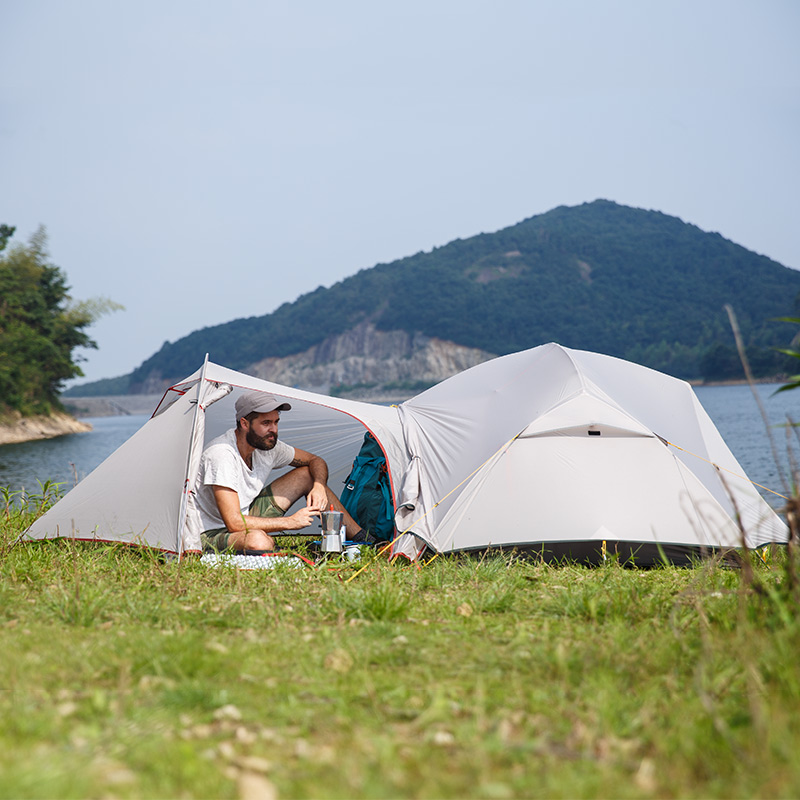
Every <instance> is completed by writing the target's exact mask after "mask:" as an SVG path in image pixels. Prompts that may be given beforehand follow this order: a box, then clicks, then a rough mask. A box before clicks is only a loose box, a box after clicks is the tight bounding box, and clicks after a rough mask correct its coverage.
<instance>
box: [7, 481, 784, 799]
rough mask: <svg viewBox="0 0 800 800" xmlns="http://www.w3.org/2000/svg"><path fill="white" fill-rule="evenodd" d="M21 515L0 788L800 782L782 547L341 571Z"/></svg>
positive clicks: (417, 788)
mask: <svg viewBox="0 0 800 800" xmlns="http://www.w3.org/2000/svg"><path fill="white" fill-rule="evenodd" d="M12 499H13V498H12ZM44 504H46V501H41V502H40V503H39V507H40V506H42V505H44ZM2 510H3V509H2V506H0V513H2ZM37 511H38V507H37V503H36V502H35V498H34V499H32V500H31V501H30V502H29V504H28V506H26V508H23V509H21V508H20V507H19V504H16V505H15V504H13V503H10V502H9V498H8V496H6V504H5V515H4V517H2V520H1V521H0V525H2V536H1V537H0V563H1V564H2V566H1V569H2V576H3V580H2V584H1V585H0V593H1V599H2V602H0V653H1V654H2V655H0V797H3V798H27V797H47V798H64V797H69V798H71V797H75V798H89V797H98V798H113V797H118V798H171V797H175V798H183V797H186V798H194V797H197V798H206V797H242V798H246V799H247V800H251V799H253V800H255V798H271V797H280V798H295V797H310V798H352V797H365V798H392V797H397V798H406V797H409V798H462V797H463V798H468V797H480V798H513V797H556V798H560V797H563V798H572V797H619V798H628V797H698V798H706V797H724V798H730V797H797V796H800V757H798V751H799V750H800V667H799V666H798V657H800V621H799V620H798V605H797V602H798V587H797V585H796V584H795V582H794V581H795V576H796V574H797V571H796V570H795V569H794V568H793V567H792V564H791V563H790V562H789V560H788V556H787V554H786V553H785V552H783V551H782V552H778V553H773V554H772V555H771V558H768V559H767V560H766V562H765V561H763V560H761V559H759V558H758V557H757V556H755V555H753V556H750V557H748V560H747V561H746V564H752V565H753V566H752V570H751V569H728V568H723V567H722V566H720V565H719V564H715V563H713V562H707V563H705V564H701V565H698V566H696V567H694V568H691V569H678V568H671V567H670V568H663V569H654V570H646V571H644V570H635V569H625V568H622V567H620V566H619V565H618V564H616V563H614V562H613V561H612V562H610V563H609V564H608V565H606V566H604V567H601V568H596V569H586V568H582V567H580V566H576V565H563V566H557V567H553V566H546V565H544V564H540V563H536V562H535V561H525V560H515V559H513V558H511V557H508V556H496V557H491V556H490V557H487V558H484V559H482V560H481V559H467V558H443V557H439V558H436V559H434V560H433V561H432V562H431V563H428V564H425V565H423V566H420V567H417V566H414V565H391V564H388V563H386V562H385V561H380V562H376V563H374V564H370V565H369V566H368V567H367V569H365V570H364V571H363V572H361V573H360V574H358V575H357V576H356V577H354V578H353V580H351V581H349V582H348V579H349V578H350V577H352V576H353V575H355V572H356V569H357V568H358V567H357V565H353V564H347V563H335V564H334V563H330V564H328V565H326V566H322V567H318V568H315V569H312V568H308V567H303V568H302V569H287V568H281V567H279V568H276V569H274V570H264V571H255V572H245V571H238V570H234V569H227V568H216V569H212V568H208V567H206V566H204V565H202V564H200V563H198V562H197V561H188V560H187V561H184V562H181V563H163V562H162V561H161V560H160V559H159V557H158V556H157V555H155V554H153V553H150V552H147V551H143V550H139V549H134V548H128V547H123V546H88V545H81V544H76V543H72V542H69V541H56V542H45V543H35V544H25V545H13V544H12V543H13V541H14V539H15V537H16V535H17V534H18V533H19V531H21V530H22V529H23V528H24V526H25V524H26V521H27V520H28V519H30V517H31V515H33V514H35V513H37Z"/></svg>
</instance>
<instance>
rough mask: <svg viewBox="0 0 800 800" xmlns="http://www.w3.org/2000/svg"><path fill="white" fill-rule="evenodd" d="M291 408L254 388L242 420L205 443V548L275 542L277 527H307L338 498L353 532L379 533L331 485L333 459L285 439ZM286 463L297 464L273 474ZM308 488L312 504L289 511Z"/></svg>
mask: <svg viewBox="0 0 800 800" xmlns="http://www.w3.org/2000/svg"><path fill="white" fill-rule="evenodd" d="M290 409H291V405H289V403H285V402H283V401H281V400H278V399H277V398H275V397H273V396H272V395H270V394H266V393H264V392H247V393H246V394H243V395H242V396H241V397H239V398H238V400H237V401H236V427H235V428H232V429H230V430H229V431H227V432H226V433H224V434H222V436H218V437H217V438H216V439H214V440H213V441H212V442H211V443H210V444H209V445H208V447H207V448H206V449H205V450H204V451H203V455H202V456H201V458H200V471H199V474H198V476H197V483H196V484H195V492H194V505H195V508H196V511H197V512H198V514H199V518H200V521H201V525H202V529H203V531H204V532H203V533H202V535H201V540H202V543H203V549H204V550H205V551H216V552H223V551H225V550H236V551H239V552H242V551H247V552H264V551H269V550H274V549H275V540H274V539H273V537H272V535H271V534H274V533H277V532H279V531H280V532H283V531H299V530H302V529H303V528H307V527H308V526H309V525H312V524H313V523H314V521H315V520H316V519H317V518H318V517H319V515H320V512H321V511H325V510H327V509H329V508H330V507H331V506H333V508H334V509H335V510H336V511H342V512H343V513H344V517H343V520H344V524H345V528H346V531H347V538H348V539H350V540H352V541H362V542H363V541H365V540H366V539H367V538H370V539H371V538H372V537H369V536H368V534H366V533H365V532H364V531H362V530H361V528H360V526H359V525H358V524H357V523H356V522H355V521H354V520H353V518H352V517H351V516H350V515H349V514H348V513H347V512H346V511H345V510H344V508H343V507H342V504H341V503H340V502H339V499H338V498H337V497H336V495H334V493H333V492H332V491H331V490H330V488H329V487H328V483H327V482H328V465H327V464H326V463H325V461H323V460H322V459H321V458H320V457H319V456H315V455H313V454H312V453H307V452H306V451H305V450H300V449H299V448H296V447H291V446H290V445H288V444H286V443H285V442H282V441H279V440H278V422H279V420H280V416H281V415H280V412H281V411H289V410H290ZM286 466H291V467H293V468H294V469H292V470H291V471H289V472H287V473H286V474H285V475H282V476H281V477H279V478H276V479H275V480H274V481H272V482H271V483H269V482H268V478H269V475H270V473H271V472H272V470H273V469H279V468H281V467H286ZM303 496H305V498H306V505H305V507H304V508H301V509H300V510H299V511H296V512H295V513H294V514H292V515H291V516H286V512H287V511H288V509H289V508H290V507H291V506H292V505H293V504H294V503H295V501H297V500H299V499H300V498H301V497H303Z"/></svg>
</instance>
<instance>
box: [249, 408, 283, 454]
mask: <svg viewBox="0 0 800 800" xmlns="http://www.w3.org/2000/svg"><path fill="white" fill-rule="evenodd" d="M280 418H281V412H280V411H270V412H269V414H259V415H258V416H257V417H256V418H255V419H252V420H249V421H248V420H245V423H247V425H248V428H247V433H246V435H245V439H246V440H247V444H249V445H250V447H255V449H256V450H272V448H273V447H275V443H276V442H277V441H278V420H279V419H280Z"/></svg>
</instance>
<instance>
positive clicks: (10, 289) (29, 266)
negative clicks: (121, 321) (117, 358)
mask: <svg viewBox="0 0 800 800" xmlns="http://www.w3.org/2000/svg"><path fill="white" fill-rule="evenodd" d="M13 233H14V228H12V227H9V226H7V225H0V252H2V251H3V250H4V249H5V246H6V243H7V241H8V239H10V238H11V236H12V235H13ZM46 245H47V235H46V233H45V229H44V228H43V227H40V228H39V230H38V231H36V233H34V234H33V236H32V237H31V238H30V241H29V243H28V244H27V245H20V244H17V245H12V246H11V247H10V248H9V249H8V252H7V253H3V254H2V255H0V412H2V411H6V412H7V411H9V410H14V411H19V412H21V413H22V414H23V415H30V414H38V413H48V412H50V411H52V410H54V409H61V403H60V401H59V397H58V395H59V392H60V390H61V388H62V384H63V382H64V381H65V380H68V379H69V378H75V377H79V376H81V375H82V374H83V372H82V371H81V369H80V367H79V366H78V364H77V363H76V359H75V357H74V356H73V351H74V350H75V348H77V347H97V344H96V343H95V342H94V341H92V339H90V338H89V336H88V335H87V334H86V332H85V330H84V329H85V328H87V327H88V326H89V325H91V324H92V323H93V322H94V321H95V320H96V319H97V318H98V317H100V316H101V315H103V314H105V313H107V312H110V311H114V310H117V309H120V308H122V306H120V305H118V304H117V303H114V302H113V301H111V300H108V299H105V298H96V299H93V300H89V301H83V302H75V301H73V300H72V298H71V297H70V295H69V287H68V286H67V282H66V275H65V274H64V272H63V271H62V270H61V269H60V268H59V267H57V266H55V265H54V264H51V263H49V256H48V253H47V249H46Z"/></svg>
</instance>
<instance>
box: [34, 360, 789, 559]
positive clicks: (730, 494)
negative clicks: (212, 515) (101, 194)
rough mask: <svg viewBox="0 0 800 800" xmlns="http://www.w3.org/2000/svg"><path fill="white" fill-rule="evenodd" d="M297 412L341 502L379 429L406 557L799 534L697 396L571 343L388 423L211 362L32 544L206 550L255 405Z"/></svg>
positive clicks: (363, 406)
mask: <svg viewBox="0 0 800 800" xmlns="http://www.w3.org/2000/svg"><path fill="white" fill-rule="evenodd" d="M251 389H261V390H263V391H267V392H271V393H272V394H275V395H276V396H279V397H283V398H286V399H287V400H289V401H290V402H291V403H292V406H293V407H292V411H290V412H286V413H285V414H284V415H283V416H282V419H281V437H282V438H283V439H284V440H285V441H287V442H289V443H290V444H294V445H297V446H298V447H302V448H303V449H306V450H309V451H311V452H314V453H317V454H318V455H320V456H322V457H323V458H325V460H326V461H327V462H328V465H329V468H330V478H329V485H330V486H331V487H332V488H333V489H334V491H336V490H337V488H338V487H341V485H342V481H343V480H344V478H345V476H346V475H347V473H348V471H349V468H350V464H351V462H352V460H353V458H354V457H355V455H356V453H357V452H358V449H359V446H360V444H361V441H362V440H363V435H364V432H365V430H369V431H370V432H371V433H372V434H373V435H374V436H375V437H376V439H377V440H378V441H379V442H380V444H381V447H382V448H383V451H384V453H385V455H386V457H387V465H388V469H389V476H390V480H391V484H392V493H393V497H394V500H395V508H396V516H395V523H396V527H397V530H398V531H399V532H400V535H399V537H398V539H397V540H396V541H395V543H394V545H393V552H394V553H396V554H404V555H406V556H408V557H410V558H416V557H418V556H419V555H420V553H422V552H423V551H424V550H425V549H429V550H432V551H436V552H450V551H462V550H483V549H485V548H488V547H502V548H506V547H513V548H524V549H533V550H536V551H538V552H541V553H542V554H543V555H545V556H548V557H551V556H561V555H566V556H571V557H576V558H585V559H588V560H590V561H596V560H598V559H599V558H600V557H602V556H604V555H605V554H607V553H609V552H619V553H620V554H622V555H623V556H625V557H627V556H631V555H632V556H633V557H634V558H635V559H636V561H637V563H650V562H652V561H654V560H656V559H658V558H659V557H660V556H661V554H662V553H663V554H666V555H667V556H668V557H669V558H671V559H672V560H676V561H680V560H683V559H686V558H689V557H691V556H692V555H693V554H700V553H702V552H704V551H709V550H717V549H720V548H729V547H737V546H740V545H741V544H742V542H743V537H744V540H745V541H746V543H747V545H748V546H750V547H758V546H760V545H763V544H766V543H768V542H779V543H781V542H785V541H786V540H787V530H786V527H785V526H784V524H783V523H782V522H781V520H780V519H779V518H778V517H777V515H776V514H775V513H774V512H773V511H772V509H771V508H770V507H769V506H768V505H767V503H766V502H765V501H764V500H763V498H761V496H760V495H759V494H758V492H757V491H756V489H755V488H754V487H753V485H752V484H751V482H750V481H749V480H748V479H747V478H746V476H745V475H744V472H743V470H742V468H741V467H740V466H739V464H738V463H737V461H736V459H735V458H734V457H733V455H732V453H731V452H730V450H729V449H728V447H727V446H726V445H725V443H724V441H723V440H722V437H721V436H720V434H719V432H718V431H717V430H716V428H715V426H714V424H713V423H712V422H711V420H710V418H709V417H708V415H707V414H706V412H705V411H704V410H703V408H702V406H701V405H700V403H699V401H698V399H697V397H696V395H695V394H694V392H693V391H692V389H691V387H690V386H689V385H688V384H687V383H685V382H684V381H679V380H677V379H675V378H671V377H669V376H667V375H664V374H662V373H658V372H655V371H654V370H650V369H647V368H645V367H641V366H639V365H636V364H632V363H630V362H626V361H622V360H620V359H616V358H612V357H610V356H603V355H598V354H596V353H589V352H584V351H577V350H570V349H567V348H565V347H561V346H560V345H556V344H548V345H542V346H540V347H536V348H533V349H531V350H526V351H523V352H520V353H514V354H511V355H508V356H503V357H500V358H496V359H493V360H492V361H488V362H485V363H483V364H480V365H478V366H476V367H473V368H472V369H469V370H467V371H465V372H462V373H460V374H458V375H455V376H454V377H452V378H449V379H448V380H446V381H443V382H442V383H440V384H438V385H437V386H434V387H432V388H431V389H428V390H427V391H425V392H423V393H422V394H420V395H418V396H416V397H414V398H412V399H411V400H408V401H406V402H405V403H402V404H400V405H399V406H393V407H387V406H380V405H375V404H371V403H361V402H356V401H351V400H344V399H340V398H333V397H328V396H325V395H319V394H315V393H312V392H305V391H302V390H299V389H293V388H290V387H287V386H280V385H278V384H274V383H270V382H268V381H263V380H260V379H257V378H253V377H250V376H248V375H244V374H242V373H239V372H235V371H233V370H229V369H226V368H225V367H221V366H219V365H216V364H213V363H210V362H208V360H206V363H205V364H204V365H203V367H202V368H201V369H200V370H198V371H197V372H196V373H195V374H194V375H192V376H190V377H189V378H187V379H186V380H184V381H182V382H181V383H180V384H177V385H175V386H173V387H171V388H170V389H169V390H168V391H167V392H166V394H165V396H164V399H163V400H162V401H161V403H160V404H159V406H158V408H157V409H156V411H155V413H154V414H153V417H152V418H151V419H150V420H149V421H148V422H147V423H146V424H145V425H144V426H143V427H142V428H141V429H140V430H139V431H138V432H137V433H136V434H135V435H134V436H133V437H131V439H129V440H128V441H127V442H126V443H125V444H123V445H122V447H120V448H119V449H118V450H117V451H116V452H115V453H113V454H112V455H111V456H110V457H109V458H108V459H107V460H106V461H104V462H103V464H101V465H100V466H99V467H98V468H97V469H96V470H95V471H94V472H92V473H91V474H90V475H89V476H87V477H86V478H85V479H84V480H83V481H81V482H80V483H79V484H78V485H77V486H76V487H75V488H74V489H73V490H72V491H71V492H69V494H67V495H66V496H65V497H64V498H63V499H62V500H60V501H59V502H58V503H57V504H56V505H55V506H53V508H52V509H50V511H48V512H47V514H45V515H44V516H43V517H41V518H40V519H39V520H37V521H36V522H35V523H34V524H33V526H32V527H31V528H30V529H29V531H28V532H27V536H28V537H29V538H38V539H41V538H50V537H55V536H71V537H75V538H78V539H93V540H108V541H126V542H131V543H141V544H147V545H150V546H153V547H157V548H160V549H162V550H165V551H168V552H172V553H177V554H180V553H182V552H184V551H190V550H195V549H197V547H198V544H199V538H198V536H197V532H196V531H195V530H193V525H192V513H191V508H192V504H191V501H190V488H191V486H192V483H193V480H194V477H195V475H196V472H197V467H198V462H199V458H200V454H201V452H202V449H203V446H204V443H205V442H208V441H210V439H212V438H214V437H215V436H217V435H219V434H220V433H222V432H223V431H224V430H225V429H226V428H228V427H231V426H232V425H233V423H234V412H233V405H234V402H235V399H236V397H237V396H238V394H239V393H241V392H242V391H248V390H251Z"/></svg>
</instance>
